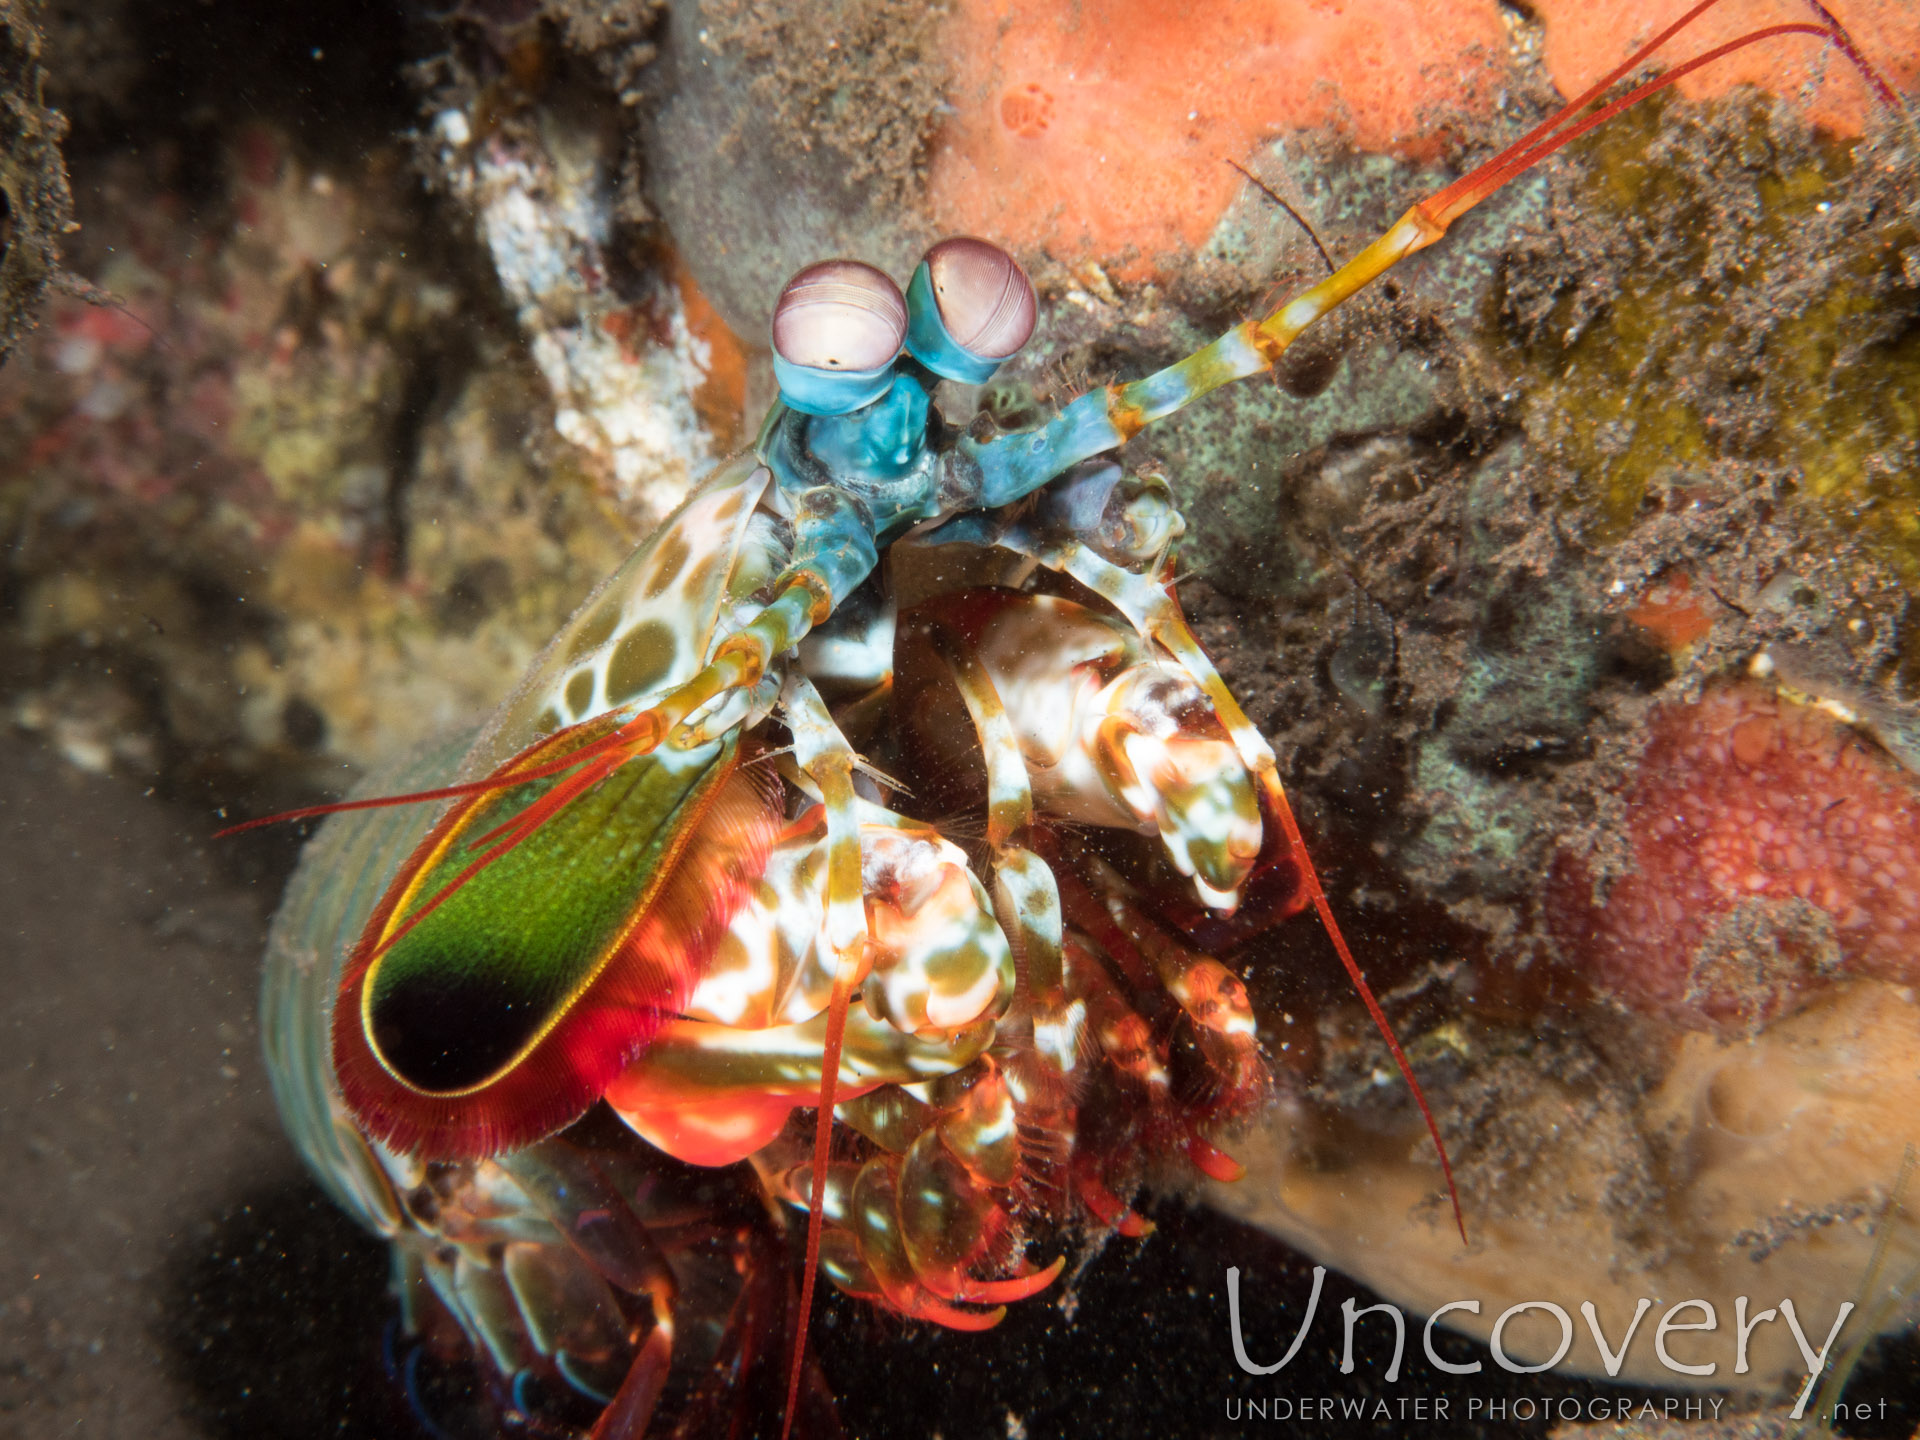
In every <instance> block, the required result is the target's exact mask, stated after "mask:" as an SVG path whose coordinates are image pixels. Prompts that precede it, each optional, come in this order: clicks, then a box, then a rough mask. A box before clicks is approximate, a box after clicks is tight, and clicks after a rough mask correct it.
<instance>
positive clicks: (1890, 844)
mask: <svg viewBox="0 0 1920 1440" xmlns="http://www.w3.org/2000/svg"><path fill="white" fill-rule="evenodd" d="M1639 775H1640V778H1639V781H1638V783H1637V785H1636V788H1635V789H1634V791H1633V792H1632V795H1631V797H1630V798H1629V801H1628V808H1627V817H1626V821H1625V824H1624V827H1623V833H1624V834H1625V836H1626V837H1627V839H1628V844H1629V845H1630V847H1631V859H1632V865H1633V868H1632V870H1631V871H1630V873H1628V874H1626V875H1624V876H1622V877H1620V878H1619V879H1617V880H1615V881H1614V882H1613V883H1612V884H1611V885H1610V886H1608V887H1607V889H1606V891H1605V893H1604V896H1602V897H1599V898H1598V899H1596V898H1595V897H1594V895H1593V893H1592V886H1591V883H1590V881H1589V879H1588V876H1587V874H1586V872H1585V868H1584V867H1583V866H1580V865H1578V864H1569V865H1566V866H1564V867H1563V871H1562V875H1561V877H1560V879H1561V882H1562V883H1561V884H1560V885H1558V886H1557V887H1556V896H1557V903H1558V914H1557V916H1556V920H1557V922H1558V924H1557V926H1556V928H1557V929H1558V930H1559V931H1560V934H1561V937H1562V939H1563V941H1564V942H1565V943H1566V944H1567V945H1568V947H1569V948H1570V950H1571V951H1572V952H1573V953H1574V955H1575V956H1576V957H1577V958H1578V960H1579V962H1580V963H1581V965H1582V967H1583V969H1584V970H1585V971H1586V973H1587V974H1588V976H1589V977H1590V978H1591V979H1592V981H1593V982H1594V983H1595V984H1596V985H1598V986H1600V987H1601V988H1603V989H1607V990H1611V991H1612V992H1613V993H1615V994H1617V995H1618V996H1619V997H1620V999H1621V1000H1623V1001H1624V1002H1625V1003H1626V1004H1628V1005H1630V1006H1632V1007H1633V1008H1634V1009H1636V1010H1641V1011H1647V1012H1654V1013H1661V1014H1665V1015H1668V1016H1669V1017H1670V1018H1673V1019H1675V1020H1677V1021H1679V1022H1680V1023H1682V1024H1684V1025H1688V1026H1690V1027H1692V1028H1701V1026H1702V1024H1703V1022H1704V1023H1707V1024H1712V1025H1715V1026H1721V1027H1727V1026H1731V1027H1733V1028H1749V1029H1750V1028H1752V1027H1753V1026H1756V1025H1758V1024H1761V1023H1764V1022H1765V1021H1766V1020H1767V1019H1770V1018H1771V1017H1772V1016H1773V1015H1775V1014H1778V1013H1780V1012H1781V1011H1782V1010H1784V1009H1787V1008H1790V1007H1791V1005H1792V1004H1793V1003H1794V1001H1795V1000H1796V999H1797V998H1798V997H1800V996H1802V995H1803V994H1805V993H1806V992H1807V991H1809V990H1810V989H1814V988H1818V987H1820V986H1822V985H1823V984H1824V983H1825V982H1826V980H1827V979H1828V978H1829V977H1832V976H1836V975H1850V976H1872V977H1877V978H1880V979H1885V980H1891V981H1895V982H1897V983H1906V982H1909V981H1911V980H1913V979H1915V978H1917V977H1920V943H1917V942H1920V883H1917V882H1920V789H1917V788H1916V786H1915V785H1914V783H1913V782H1912V780H1911V779H1910V777H1909V776H1908V775H1907V774H1906V773H1905V772H1904V771H1902V770H1901V769H1900V768H1899V767H1898V766H1896V765H1895V764H1894V763H1893V762H1892V761H1890V760H1889V759H1887V758H1886V757H1885V756H1884V755H1883V754H1882V753H1881V752H1879V751H1878V750H1876V749H1874V748H1873V747H1871V746H1870V745H1869V744H1868V743H1867V742H1866V741H1865V740H1863V739H1862V738H1861V737H1859V736H1858V735H1856V734H1855V733H1854V732H1853V731H1852V730H1851V729H1849V728H1848V727H1847V726H1845V725H1843V724H1842V723H1840V722H1839V721H1838V720H1836V719H1834V718H1833V717H1831V716H1829V715H1827V714H1825V713H1823V712H1822V711H1821V710H1819V709H1816V708H1813V707H1811V706H1807V705H1799V704H1793V703H1790V702H1787V701H1784V700H1781V699H1778V698H1776V697H1775V696H1774V695H1773V694H1772V693H1771V692H1769V691H1767V690H1765V689H1762V688H1760V687H1758V686H1739V687H1734V688H1729V689H1725V690H1721V691H1718V692H1715V693H1712V694H1710V695H1708V696H1707V697H1706V698H1705V699H1703V700H1701V701H1700V702H1699V703H1697V704H1693V705H1686V706H1677V707H1673V708H1669V709H1667V710H1665V711H1663V712H1662V713H1661V714H1660V715H1659V716H1658V717H1657V718H1656V719H1655V721H1654V726H1653V739H1652V741H1651V742H1650V743H1649V745H1648V746H1647V749H1646V752H1645V755H1644V757H1643V759H1642V761H1641V765H1640V771H1639Z"/></svg>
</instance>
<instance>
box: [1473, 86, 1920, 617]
mask: <svg viewBox="0 0 1920 1440" xmlns="http://www.w3.org/2000/svg"><path fill="white" fill-rule="evenodd" d="M1576 148H1577V152H1578V154H1579V156H1580V158H1581V159H1582V160H1583V161H1584V164H1585V169H1586V177H1585V179H1584V180H1583V181H1582V182H1581V183H1580V184H1579V185H1578V186H1577V187H1576V190H1575V193H1574V195H1573V197H1572V199H1571V201H1570V202H1569V203H1567V204H1566V205H1564V206H1563V207H1562V208H1561V212H1560V213H1559V214H1558V215H1557V216H1556V226H1555V228H1556V230H1558V231H1559V238H1563V239H1564V240H1565V242H1566V250H1567V252H1568V259H1569V260H1570V261H1571V263H1572V267H1573V269H1572V271H1571V273H1569V272H1568V271H1566V270H1563V271H1562V272H1561V273H1560V274H1559V275H1558V276H1554V277H1550V278H1548V277H1541V276H1538V275H1521V276H1519V277H1517V280H1516V281H1515V283H1510V284H1509V286H1508V287H1507V289H1506V291H1505V292H1504V294H1503V296H1502V301H1503V303H1504V306H1505V309H1506V318H1507V320H1508V321H1509V323H1510V324H1512V323H1514V322H1517V328H1518V329H1519V330H1520V332H1521V333H1522V334H1523V336H1524V339H1523V342H1522V345H1521V347H1520V349H1521V356H1522V359H1521V366H1520V369H1521V374H1520V375H1519V376H1518V377H1517V379H1518V380H1519V388H1520V390H1521V393H1523V394H1524V395H1525V396H1526V399H1525V400H1524V401H1523V402H1522V405H1521V411H1520V419H1521V423H1522V425H1523V426H1524V428H1525V429H1526V431H1527V434H1528V437H1529V439H1530V440H1532V441H1533V442H1534V443H1535V445H1536V446H1538V447H1540V448H1541V449H1542V450H1543V451H1544V452H1546V453H1548V454H1550V455H1552V456H1554V457H1555V458H1556V459H1557V460H1559V461H1560V462H1561V463H1562V464H1564V465H1566V466H1567V467H1569V468H1570V469H1571V470H1572V471H1573V472H1574V473H1575V474H1576V475H1577V476H1578V477H1579V478H1578V483H1577V485H1576V486H1575V492H1574V493H1575V496H1576V505H1577V507H1578V508H1579V509H1580V510H1581V511H1583V512H1584V514H1585V518H1586V525H1585V532H1586V533H1585V538H1586V539H1588V540H1589V541H1590V542H1593V543H1601V544H1605V543H1611V542H1616V541H1619V540H1622V539H1625V538H1626V537H1627V535H1628V534H1629V533H1630V532H1631V531H1632V529H1633V527H1634V525H1635V523H1636V521H1637V520H1638V519H1639V517H1641V516H1642V515H1643V514H1645V513H1647V512H1649V511H1655V510H1659V509H1662V508H1666V507H1667V506H1668V505H1669V504H1671V503H1674V502H1676V501H1677V502H1679V503H1684V501H1685V497H1686V494H1687V492H1688V490H1689V488H1690V487H1691V486H1693V485H1695V484H1698V483H1699V481H1700V479H1701V478H1702V473H1703V472H1711V471H1720V472H1722V473H1721V474H1720V475H1719V476H1718V477H1717V478H1718V479H1719V482H1720V483H1721V484H1725V483H1726V482H1727V480H1728V479H1729V478H1733V477H1734V476H1735V475H1736V474H1737V473H1738V471H1735V470H1728V469H1727V467H1729V466H1732V467H1738V468H1739V470H1743V471H1744V472H1745V480H1744V483H1752V484H1755V485H1763V486H1767V485H1771V486H1777V487H1778V488H1779V491H1780V492H1781V493H1782V494H1785V495H1790V496H1793V497H1795V498H1796V499H1797V501H1798V503H1799V504H1800V505H1801V506H1802V507H1803V508H1805V509H1806V510H1807V511H1809V512H1810V514H1811V515H1812V516H1813V517H1815V518H1816V519H1817V520H1818V521H1819V522H1820V523H1822V524H1826V525H1831V526H1833V527H1835V528H1836V529H1837V530H1838V531H1840V532H1842V533H1843V534H1845V535H1847V536H1850V537H1852V538H1854V539H1856V540H1858V541H1859V542H1861V544H1862V545H1863V546H1864V547H1865V548H1866V550H1867V551H1868V552H1869V553H1870V554H1871V555H1872V556H1873V557H1874V558H1876V559H1878V560H1880V561H1882V562H1883V563H1885V564H1887V565H1889V566H1890V567H1891V568H1893V569H1894V570H1895V571H1896V572H1897V573H1898V574H1900V576H1901V577H1902V579H1903V580H1904V582H1905V583H1906V584H1908V585H1909V586H1912V585H1914V584H1915V583H1917V582H1920V545H1917V544H1916V542H1917V541H1920V465H1916V463H1915V456H1916V451H1920V400H1917V399H1916V396H1920V228H1917V227H1916V225H1915V222H1914V220H1913V218H1912V212H1911V205H1910V203H1903V202H1902V200H1901V180H1902V174H1903V172H1904V174H1905V176H1906V178H1907V180H1908V181H1909V182H1910V179H1911V170H1912V164H1911V161H1910V160H1907V159H1904V158H1903V157H1900V156H1899V155H1898V154H1897V153H1892V152H1889V153H1884V154H1883V153H1880V152H1873V151H1870V150H1868V149H1864V148H1859V149H1857V148H1856V147H1853V146H1849V145H1844V144H1841V143H1839V142H1836V141H1833V140H1830V139H1827V138H1824V137H1821V136H1818V135H1816V134H1812V133H1809V132H1807V131H1806V130H1805V129H1804V128H1801V127H1799V126H1797V124H1796V123H1795V122H1793V121H1791V120H1789V119H1786V118H1785V117H1784V116H1783V114H1782V112H1780V111H1778V110H1777V109H1775V108H1774V107H1772V106H1769V105H1766V104H1763V103H1760V102H1757V101H1748V102H1744V103H1741V102H1729V103H1727V104H1723V105H1719V106H1713V107H1707V108H1705V109H1703V110H1699V111H1691V110H1688V109H1686V108H1685V107H1681V106H1677V105H1672V104H1667V105H1649V106H1645V107H1642V108H1641V109H1640V110H1639V111H1636V112H1634V113H1633V114H1631V115H1628V116H1625V117H1622V118H1621V119H1620V120H1618V121H1616V122H1614V123H1613V124H1612V125H1609V126H1607V127H1606V128H1604V129H1603V130H1601V131H1599V132H1597V133H1596V134H1595V135H1594V136H1593V137H1592V138H1591V139H1589V140H1587V141H1585V142H1583V143H1582V144H1581V145H1580V146H1578V147H1576ZM1856 157H1857V158H1856Z"/></svg>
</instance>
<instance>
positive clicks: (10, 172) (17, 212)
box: [0, 0, 73, 364]
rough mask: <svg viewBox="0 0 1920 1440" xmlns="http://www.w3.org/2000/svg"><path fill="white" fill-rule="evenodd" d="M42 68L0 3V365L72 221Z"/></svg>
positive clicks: (55, 264) (19, 19)
mask: <svg viewBox="0 0 1920 1440" xmlns="http://www.w3.org/2000/svg"><path fill="white" fill-rule="evenodd" d="M40 62H41V39H40V32H39V31H38V30H37V29H36V28H35V26H34V24H33V22H32V20H31V18H30V17H29V15H28V12H27V9H26V7H25V6H24V5H21V4H16V3H15V0H0V364H5V363H6V359H7V355H8V353H9V352H10V351H11V350H12V349H13V347H14V345H15V343H16V342H17V341H18V340H19V338H20V335H21V334H22V332H24V331H25V330H27V329H29V328H30V327H31V326H32V325H33V323H34V317H35V314H36V313H37V311H38V310H39V306H40V301H41V297H42V296H43V295H45V293H46V290H47V287H48V285H50V284H51V283H52V282H53V277H54V275H55V274H56V273H57V272H58V271H59V268H60V240H59V237H60V235H62V234H63V233H64V232H65V230H66V228H67V224H68V222H69V220H70V219H71V216H72V204H73V201H72V197H71V196H70V195H69V194H68V192H67V176H66V170H65V168H64V167H63V166H62V164H61V159H60V140H61V137H62V136H64V135H65V134H66V130H67V124H66V120H65V119H64V118H63V117H62V116H61V115H60V114H59V112H58V111H55V110H51V109H49V108H48V107H47V105H46V102H45V96H44V93H43V92H44V89H45V83H46V72H45V70H44V69H43V68H42V66H41V63H40Z"/></svg>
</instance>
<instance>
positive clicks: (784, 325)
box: [765, 236, 1037, 529]
mask: <svg viewBox="0 0 1920 1440" xmlns="http://www.w3.org/2000/svg"><path fill="white" fill-rule="evenodd" d="M1036 311H1037V306H1036V304H1035V300H1034V293H1033V285H1032V283H1031V282H1030V281H1029V280H1028V279H1027V277H1026V273H1025V272H1024V271H1023V270H1021V268H1020V266H1019V265H1018V263H1016V262H1015V260H1014V259H1013V257H1012V256H1011V255H1009V254H1007V252H1006V251H1004V250H1002V249H1001V248H1000V247H999V246H997V245H993V244H990V243H989V242H987V241H985V240H976V239H973V238H971V237H966V236H960V237H955V238H953V239H949V240H942V241H941V242H940V243H939V244H937V245H935V246H934V247H933V248H932V249H931V250H929V251H928V252H927V255H926V258H925V259H924V260H922V261H921V262H920V266H919V268H918V269H917V270H915V271H914V274H913V281H912V284H911V285H910V286H909V287H908V290H907V293H906V295H905V296H902V295H901V293H900V289H899V287H898V286H897V285H895V284H894V283H893V281H892V280H891V279H889V278H888V277H887V276H886V275H885V274H884V273H882V272H881V271H879V270H876V269H875V268H874V267H873V266H871V265H865V264H862V263H860V262H859V261H857V260H828V261H823V262H822V263H820V264H818V265H809V266H808V267H807V268H806V269H804V270H802V271H801V272H800V273H799V274H797V275H795V276H794V277H793V278H792V279H791V280H789V281H788V282H787V284H786V287H785V288H784V289H783V290H781V292H780V299H779V302H778V303H777V304H776V305H775V306H774V311H773V372H774V377H775V379H777V380H778V381H779V384H780V398H781V399H782V400H783V401H784V402H785V404H786V409H787V410H789V411H794V412H798V413H797V414H796V415H794V416H792V417H790V419H791V420H792V421H793V422H794V423H793V424H787V423H784V422H782V423H779V424H776V425H774V427H773V430H772V431H771V432H769V437H768V449H767V451H766V452H765V453H766V455H767V460H768V463H769V464H770V465H772V466H773V469H774V472H775V473H776V474H778V475H779V476H780V477H781V483H782V487H783V489H790V490H792V491H794V492H795V493H796V494H798V493H799V492H801V491H803V490H806V489H807V488H809V487H811V486H815V485H818V484H820V483H822V482H823V481H825V482H826V483H829V484H832V485H838V486H841V487H851V488H852V489H854V490H857V491H859V492H860V493H861V494H862V496H863V500H864V502H865V503H866V504H867V506H868V509H869V512H870V519H872V520H873V521H875V522H878V523H880V524H881V528H882V529H886V528H889V527H892V526H894V525H899V524H908V523H912V522H914V521H916V520H920V519H926V518H929V517H930V515H931V514H933V513H934V512H935V511H937V509H938V506H937V505H935V504H934V502H933V498H932V497H933V493H934V492H933V490H932V489H929V488H928V486H929V485H930V484H931V481H930V479H929V478H928V477H929V476H930V474H931V471H929V470H928V466H929V465H930V464H931V463H932V459H933V457H932V456H931V454H930V453H929V452H928V449H927V435H928V424H929V420H930V407H929V398H930V395H931V392H932V390H933V388H934V386H935V385H936V384H937V383H938V382H939V381H940V380H943V379H945V380H955V381H959V382H961V383H963V384H973V385H977V384H980V383H981V382H983V381H985V380H986V379H987V378H988V377H989V376H991V375H992V374H993V372H994V371H995V370H997V369H999V367H1000V366H1001V364H1002V363H1003V362H1005V361H1006V360H1007V359H1009V358H1010V357H1012V356H1013V355H1014V354H1016V353H1017V352H1018V351H1019V349H1020V347H1021V346H1022V345H1024V344H1026V342H1027V339H1028V337H1029V336H1031V335H1032V334H1033V325H1034V319H1035V315H1036ZM800 416H806V417H809V418H807V419H804V420H802V419H800V418H799V417H800ZM922 471H926V472H927V474H925V475H922V476H921V479H922V480H923V481H925V482H926V483H925V484H917V485H916V484H909V483H908V481H909V477H911V476H914V475H915V474H917V473H919V472H922ZM903 486H904V487H905V488H904V489H903V488H902V487H903ZM922 490H926V492H927V493H926V494H924V495H922V494H921V493H920V492H921V491H922ZM895 492H899V493H898V494H896V493H895ZM909 492H910V494H911V496H912V497H917V498H911V499H909V498H907V497H908V496H909ZM930 506H931V507H932V508H931V509H930V508H929V507H930ZM882 512H885V513H884V515H883V513H882ZM923 512H924V513H923Z"/></svg>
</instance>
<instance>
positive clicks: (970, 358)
mask: <svg viewBox="0 0 1920 1440" xmlns="http://www.w3.org/2000/svg"><path fill="white" fill-rule="evenodd" d="M1035 313H1036V305H1035V302H1034V295H1033V284H1032V282H1031V281H1029V280H1028V279H1027V276H1026V272H1025V271H1024V270H1022V269H1021V268H1020V266H1019V264H1018V263H1017V262H1016V261H1015V260H1014V258H1013V257H1012V256H1011V255H1009V254H1007V252H1006V251H1004V250H1002V249H1001V248H1000V247H999V246H998V245H994V244H992V243H990V242H988V241H985V240H976V239H974V238H973V237H972V236H969V235H956V236H954V237H953V238H952V239H950V240H942V241H941V242H940V243H939V244H938V245H935V246H934V247H933V248H932V249H931V250H929V251H928V252H927V258H926V259H924V260H922V261H921V262H920V268H919V269H917V270H915V271H914V272H913V279H912V281H911V282H910V283H909V284H908V286H907V350H908V352H909V353H910V354H911V355H912V356H913V358H914V359H916V360H918V361H919V362H920V363H921V364H922V365H924V366H926V367H927V368H928V369H929V370H931V371H933V373H934V374H936V375H939V376H941V377H943V378H944V379H947V380H958V381H960V382H962V383H963V384H967V385H979V384H983V383H984V382H985V381H987V380H988V379H989V378H991V377H992V375H993V372H994V371H995V370H998V369H999V368H1000V366H1001V365H1002V364H1004V363H1005V362H1006V361H1007V360H1009V359H1011V358H1012V357H1013V356H1014V355H1015V354H1017V353H1018V352H1019V349H1020V347H1021V346H1022V345H1025V344H1026V343H1027V339H1028V337H1029V336H1031V335H1032V334H1033V322H1034V316H1035Z"/></svg>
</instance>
